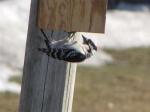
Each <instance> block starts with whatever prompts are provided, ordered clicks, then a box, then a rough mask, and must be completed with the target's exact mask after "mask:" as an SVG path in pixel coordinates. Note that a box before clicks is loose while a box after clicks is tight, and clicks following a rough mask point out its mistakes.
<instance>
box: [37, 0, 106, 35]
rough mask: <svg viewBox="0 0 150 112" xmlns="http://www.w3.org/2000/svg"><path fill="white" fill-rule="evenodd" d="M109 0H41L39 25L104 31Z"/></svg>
mask: <svg viewBox="0 0 150 112" xmlns="http://www.w3.org/2000/svg"><path fill="white" fill-rule="evenodd" d="M106 4H107V0H39V7H38V10H39V11H38V21H37V22H38V27H40V28H44V29H49V30H63V31H68V32H70V31H76V32H93V33H104V30H105V18H106V17H105V16H106Z"/></svg>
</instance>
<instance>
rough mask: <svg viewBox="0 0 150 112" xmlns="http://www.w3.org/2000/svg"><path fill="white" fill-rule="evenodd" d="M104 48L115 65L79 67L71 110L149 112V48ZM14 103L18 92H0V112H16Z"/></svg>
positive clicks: (77, 111) (81, 111)
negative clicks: (113, 59) (110, 55)
mask: <svg viewBox="0 0 150 112" xmlns="http://www.w3.org/2000/svg"><path fill="white" fill-rule="evenodd" d="M106 51H107V52H108V53H110V54H112V55H113V57H114V58H115V59H116V62H115V63H114V64H111V65H105V66H103V67H97V68H91V67H89V68H87V67H79V68H78V72H77V79H76V87H75V96H74V104H73V112H149V111H150V106H149V105H150V86H149V85H150V69H149V67H150V48H139V49H129V50H123V51H117V50H116V51H115V50H106ZM12 80H13V81H17V82H18V80H19V79H18V78H12ZM17 106H18V96H17V95H14V94H10V93H7V94H4V93H1V94H0V112H17Z"/></svg>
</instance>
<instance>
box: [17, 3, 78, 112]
mask: <svg viewBox="0 0 150 112" xmlns="http://www.w3.org/2000/svg"><path fill="white" fill-rule="evenodd" d="M37 5H38V0H31V10H30V19H29V28H28V36H27V44H26V55H25V62H24V70H23V79H22V90H21V96H20V106H19V112H71V108H72V99H73V90H74V82H75V74H76V64H71V63H66V62H64V61H59V60H54V59H52V58H50V57H49V58H48V56H46V55H45V54H42V53H41V52H39V51H38V50H37V48H39V47H43V46H44V41H43V38H41V36H42V35H41V32H40V31H39V28H38V27H37V25H36V19H37ZM65 35H67V34H66V33H64V32H54V34H53V38H55V40H57V39H60V38H61V39H62V38H63V37H64V36H65ZM49 36H50V34H49Z"/></svg>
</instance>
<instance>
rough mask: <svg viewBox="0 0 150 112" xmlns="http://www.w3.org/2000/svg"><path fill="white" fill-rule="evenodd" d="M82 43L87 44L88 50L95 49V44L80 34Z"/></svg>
mask: <svg viewBox="0 0 150 112" xmlns="http://www.w3.org/2000/svg"><path fill="white" fill-rule="evenodd" d="M82 38H83V42H84V44H87V45H88V46H89V50H90V52H92V51H93V50H94V51H97V46H96V45H95V43H94V42H93V41H92V40H91V39H87V38H86V37H85V36H83V35H82Z"/></svg>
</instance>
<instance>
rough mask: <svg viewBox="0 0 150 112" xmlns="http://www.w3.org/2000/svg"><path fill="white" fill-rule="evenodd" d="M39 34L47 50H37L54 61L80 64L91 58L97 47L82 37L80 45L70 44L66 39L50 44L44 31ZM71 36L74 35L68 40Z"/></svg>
mask: <svg viewBox="0 0 150 112" xmlns="http://www.w3.org/2000/svg"><path fill="white" fill-rule="evenodd" d="M41 32H42V34H43V36H44V38H45V43H46V47H47V48H39V49H38V50H39V51H41V52H44V53H46V54H47V55H48V56H50V57H52V58H54V59H58V60H64V61H67V62H82V61H84V60H85V59H87V58H89V57H91V56H92V55H93V52H94V51H97V47H96V45H95V44H94V42H93V41H92V40H91V39H87V38H86V37H84V36H83V35H82V38H83V42H82V43H79V42H77V41H71V42H70V41H68V40H67V39H65V40H60V41H56V42H50V41H49V40H48V37H47V36H46V34H45V33H44V31H43V30H41ZM70 35H71V34H70ZM73 36H74V34H73V35H72V36H69V37H68V38H72V37H73Z"/></svg>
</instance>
